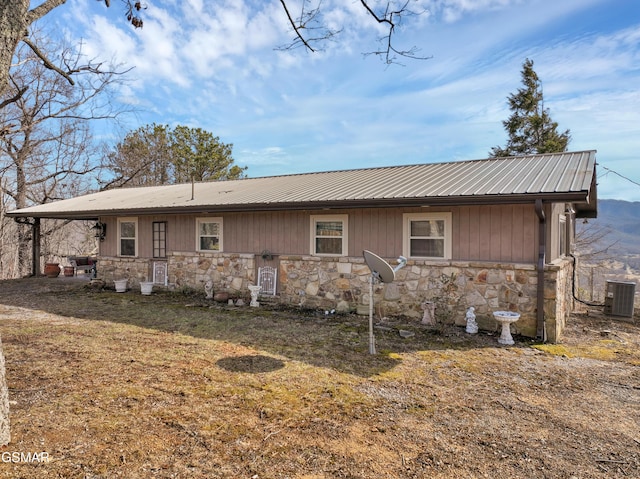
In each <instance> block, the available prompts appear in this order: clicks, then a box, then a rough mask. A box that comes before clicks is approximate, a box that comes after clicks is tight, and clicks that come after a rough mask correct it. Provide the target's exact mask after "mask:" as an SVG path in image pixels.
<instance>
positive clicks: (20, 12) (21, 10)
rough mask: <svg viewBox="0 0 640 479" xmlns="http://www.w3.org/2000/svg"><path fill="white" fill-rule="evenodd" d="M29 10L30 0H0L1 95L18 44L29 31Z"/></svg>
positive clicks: (5, 86) (4, 88) (5, 85)
mask: <svg viewBox="0 0 640 479" xmlns="http://www.w3.org/2000/svg"><path fill="white" fill-rule="evenodd" d="M28 10H29V1H28V0H19V1H16V0H0V95H2V94H3V93H4V91H5V90H6V88H7V82H8V80H9V68H10V67H11V61H12V60H13V54H14V52H15V51H16V46H17V45H18V42H19V41H20V39H21V38H22V37H23V36H24V35H25V33H26V32H27V24H26V17H27V12H28Z"/></svg>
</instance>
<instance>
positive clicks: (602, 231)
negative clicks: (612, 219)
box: [574, 223, 617, 302]
mask: <svg viewBox="0 0 640 479" xmlns="http://www.w3.org/2000/svg"><path fill="white" fill-rule="evenodd" d="M616 244H617V241H614V240H612V239H611V228H610V227H609V226H607V225H602V224H597V223H586V224H583V225H579V227H578V228H576V236H575V256H574V257H575V258H576V263H575V268H576V278H577V282H578V284H579V285H580V286H579V287H578V288H577V289H578V291H577V292H576V293H577V296H578V298H577V299H579V300H582V301H583V302H584V301H587V298H585V297H584V296H585V295H587V296H588V301H601V300H602V299H603V298H602V296H601V295H600V294H598V293H597V292H599V291H604V284H605V276H606V275H607V274H610V273H611V272H612V270H611V266H610V265H611V263H612V261H613V260H614V259H615V254H614V253H613V252H612V250H613V249H614V248H615V246H616Z"/></svg>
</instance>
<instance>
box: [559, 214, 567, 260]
mask: <svg viewBox="0 0 640 479" xmlns="http://www.w3.org/2000/svg"><path fill="white" fill-rule="evenodd" d="M567 244H568V243H567V217H566V216H565V215H560V216H559V217H558V253H559V255H560V256H566V255H567V253H568V247H567Z"/></svg>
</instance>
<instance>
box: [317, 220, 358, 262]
mask: <svg viewBox="0 0 640 479" xmlns="http://www.w3.org/2000/svg"><path fill="white" fill-rule="evenodd" d="M348 218H349V216H348V215H312V216H311V254H314V255H318V256H323V255H325V256H346V255H347V254H348V252H347V239H348V238H347V229H348V226H349V222H348Z"/></svg>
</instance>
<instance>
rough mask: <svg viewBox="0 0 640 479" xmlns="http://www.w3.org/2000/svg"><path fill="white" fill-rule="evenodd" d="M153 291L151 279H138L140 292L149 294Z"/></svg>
mask: <svg viewBox="0 0 640 479" xmlns="http://www.w3.org/2000/svg"><path fill="white" fill-rule="evenodd" d="M151 291H153V281H140V292H141V293H142V294H144V295H145V296H149V295H150V294H151Z"/></svg>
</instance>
